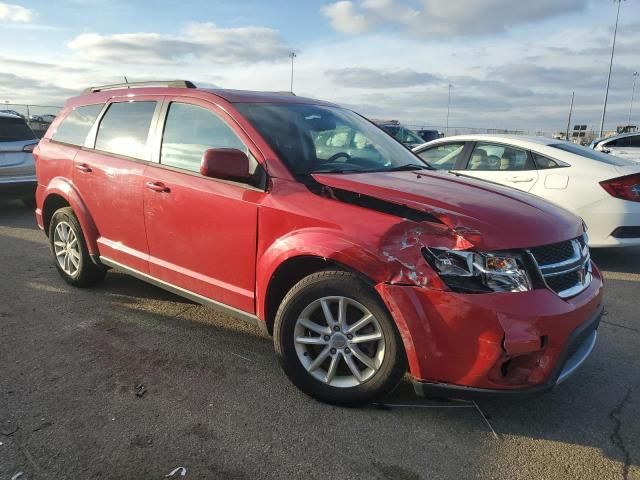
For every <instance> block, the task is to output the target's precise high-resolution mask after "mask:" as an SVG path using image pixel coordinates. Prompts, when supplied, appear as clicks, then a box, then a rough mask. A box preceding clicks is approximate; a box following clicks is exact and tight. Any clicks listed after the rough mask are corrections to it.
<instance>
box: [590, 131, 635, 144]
mask: <svg viewBox="0 0 640 480" xmlns="http://www.w3.org/2000/svg"><path fill="white" fill-rule="evenodd" d="M636 135H640V132H627V133H616V134H615V135H611V136H610V137H602V138H599V139H597V140H595V141H596V142H598V143H600V142H605V141H608V140H615V139H616V138H625V137H635V136H636Z"/></svg>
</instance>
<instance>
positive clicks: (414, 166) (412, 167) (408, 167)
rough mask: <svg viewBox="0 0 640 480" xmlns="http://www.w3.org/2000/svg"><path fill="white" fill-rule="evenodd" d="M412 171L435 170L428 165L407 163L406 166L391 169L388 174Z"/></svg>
mask: <svg viewBox="0 0 640 480" xmlns="http://www.w3.org/2000/svg"><path fill="white" fill-rule="evenodd" d="M411 170H433V167H429V166H428V165H419V164H417V163H407V164H405V165H400V166H398V167H393V168H389V169H388V170H386V171H387V172H404V171H411Z"/></svg>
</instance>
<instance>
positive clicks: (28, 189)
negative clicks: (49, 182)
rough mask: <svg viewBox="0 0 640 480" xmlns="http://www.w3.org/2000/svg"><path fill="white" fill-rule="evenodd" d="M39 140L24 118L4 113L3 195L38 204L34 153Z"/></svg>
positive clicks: (0, 138)
mask: <svg viewBox="0 0 640 480" xmlns="http://www.w3.org/2000/svg"><path fill="white" fill-rule="evenodd" d="M37 143H38V139H37V138H36V136H35V134H34V133H33V131H32V130H31V129H30V128H29V126H28V125H27V123H26V122H25V120H24V119H23V118H22V117H20V116H18V115H13V114H8V113H0V196H3V197H7V196H10V197H15V198H20V199H22V201H23V202H24V203H25V205H27V206H34V205H35V196H34V194H35V190H36V172H35V165H34V161H33V154H32V153H31V152H33V149H34V148H35V146H36V145H37Z"/></svg>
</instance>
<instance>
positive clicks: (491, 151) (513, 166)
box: [467, 143, 533, 171]
mask: <svg viewBox="0 0 640 480" xmlns="http://www.w3.org/2000/svg"><path fill="white" fill-rule="evenodd" d="M467 170H479V171H509V170H533V165H532V164H531V163H530V162H529V155H528V154H527V152H526V151H525V150H520V149H519V148H514V147H509V146H506V145H499V144H494V143H478V144H477V145H476V147H475V148H474V149H473V152H472V153H471V159H470V160H469V165H468V166H467Z"/></svg>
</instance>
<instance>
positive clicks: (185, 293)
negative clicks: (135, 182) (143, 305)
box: [98, 257, 269, 336]
mask: <svg viewBox="0 0 640 480" xmlns="http://www.w3.org/2000/svg"><path fill="white" fill-rule="evenodd" d="M98 261H99V263H100V264H102V265H106V266H107V267H112V268H115V269H117V270H121V271H123V272H124V273H126V274H128V275H131V276H132V277H135V278H137V279H139V280H142V281H143V282H147V283H150V284H151V285H154V286H156V287H159V288H162V289H163V290H166V291H168V292H171V293H173V294H175V295H178V296H180V297H184V298H187V299H189V300H191V301H192V302H195V303H199V304H200V305H204V306H206V307H211V308H214V309H215V310H218V311H220V312H222V313H225V314H226V315H229V316H232V317H235V318H237V319H240V320H243V321H245V322H249V323H252V324H254V325H257V326H258V328H259V329H260V330H261V331H262V332H263V333H264V334H265V335H267V336H269V331H268V329H267V324H266V323H265V322H263V321H262V320H260V319H259V318H258V317H257V316H256V315H253V314H251V313H247V312H243V311H242V310H239V309H237V308H235V307H232V306H230V305H226V304H224V303H220V302H216V301H215V300H211V299H210V298H207V297H203V296H202V295H199V294H197V293H194V292H191V291H189V290H185V289H184V288H181V287H177V286H175V285H173V284H171V283H167V282H165V281H163V280H159V279H157V278H155V277H152V276H151V275H147V274H146V273H142V272H140V271H138V270H135V269H133V268H130V267H127V266H126V265H123V264H121V263H119V262H116V261H115V260H111V259H110V258H107V257H98Z"/></svg>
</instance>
